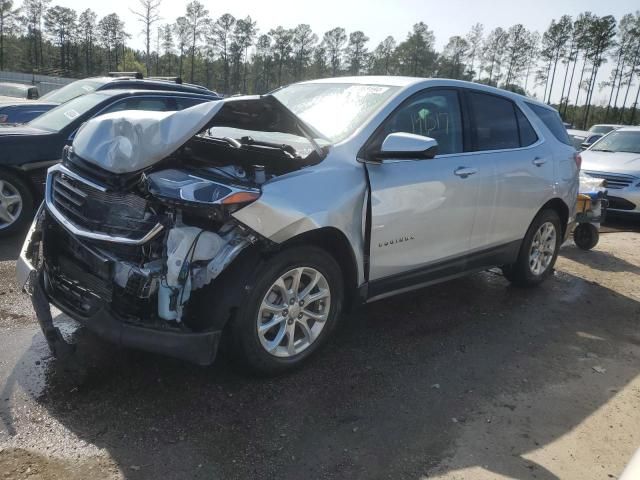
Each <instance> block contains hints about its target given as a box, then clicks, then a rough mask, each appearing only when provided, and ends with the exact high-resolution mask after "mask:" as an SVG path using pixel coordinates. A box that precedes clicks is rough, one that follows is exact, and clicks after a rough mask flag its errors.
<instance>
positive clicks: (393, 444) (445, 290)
mask: <svg viewBox="0 0 640 480" xmlns="http://www.w3.org/2000/svg"><path fill="white" fill-rule="evenodd" d="M615 229H623V230H630V229H631V230H633V229H635V230H636V231H635V232H624V233H608V234H605V235H603V236H602V239H601V242H600V244H599V245H598V246H597V247H596V249H595V250H594V251H592V252H583V251H580V250H578V249H577V248H576V247H574V246H573V245H572V244H568V245H567V246H565V247H564V248H563V252H562V257H561V258H560V259H559V262H558V265H557V269H558V271H557V273H556V275H555V276H554V278H553V279H551V280H550V281H549V282H547V283H546V284H545V285H543V286H542V287H541V288H538V289H534V290H528V291H527V290H518V289H514V288H512V287H510V286H508V284H507V282H506V281H505V280H504V279H503V278H502V277H501V276H500V275H499V274H498V273H497V272H487V273H482V274H477V275H473V276H471V277H468V278H463V279H459V280H455V281H451V282H448V283H446V284H442V285H438V286H435V287H431V288H428V289H425V290H420V291H417V292H413V293H410V294H405V295H402V296H399V297H394V298H392V299H388V300H384V301H380V302H378V303H375V304H371V305H369V306H367V307H366V308H363V309H361V310H359V311H357V312H355V313H353V314H351V315H349V316H347V317H344V318H343V323H342V327H341V328H340V329H339V331H338V332H337V335H336V336H335V337H334V339H333V340H332V342H330V345H328V347H327V348H326V349H325V350H324V351H323V352H321V353H320V355H318V356H317V357H316V358H315V359H314V360H313V361H312V362H310V363H309V364H308V365H307V366H306V367H305V368H303V369H301V370H299V371H298V372H296V373H294V374H291V375H288V376H285V377H280V378H276V379H268V380H264V379H256V378H247V377H246V376H243V375H242V374H241V373H238V372H237V371H235V370H234V368H233V366H232V365H231V364H229V363H228V362H227V361H226V360H225V358H224V357H223V358H220V359H219V361H218V362H217V363H216V365H214V366H213V367H212V368H198V367H194V366H191V365H188V364H184V363H181V362H179V361H174V360H171V359H167V358H161V357H158V356H154V355H150V354H145V353H140V352H132V351H125V350H119V349H117V348H115V347H113V346H111V345H108V344H105V343H103V342H102V341H100V340H99V339H97V338H95V337H93V336H91V335H90V334H89V333H87V332H86V331H84V330H83V329H77V326H76V325H73V324H72V322H71V321H70V320H68V319H65V318H63V316H62V315H58V321H59V322H61V323H62V324H64V326H65V332H66V333H67V334H68V335H70V336H71V337H73V338H74V340H75V341H77V342H78V348H77V352H76V354H75V355H73V356H72V357H71V358H69V359H66V360H64V361H58V360H55V359H52V358H51V357H50V355H49V352H48V349H47V347H46V344H45V342H44V339H43V337H42V334H41V333H40V331H39V330H38V328H37V325H36V323H35V320H34V315H33V312H32V309H31V305H30V302H29V301H28V299H27V298H26V297H24V296H23V295H21V294H20V293H18V291H17V288H16V286H15V284H14V261H15V258H16V255H17V251H18V248H19V244H20V242H21V239H17V238H16V239H10V240H9V241H6V240H5V241H3V242H1V243H0V335H2V337H1V340H0V479H4V478H8V479H14V478H17V479H22V478H30V479H56V480H61V479H71V480H73V479H86V478H91V479H94V480H101V479H120V478H131V479H138V478H163V479H173V478H175V479H184V478H203V479H204V478H207V479H218V478H220V479H234V478H238V479H245V478H254V479H270V478H280V479H289V478H291V479H300V478H314V479H315V478H354V479H358V478H362V479H377V478H381V479H382V478H389V479H394V480H395V479H405V478H407V479H422V478H437V479H496V478H518V479H530V478H531V479H533V478H537V479H543V480H545V479H558V478H561V479H580V480H588V479H601V478H617V477H618V476H619V475H620V473H621V471H622V469H623V467H624V465H625V464H626V462H627V461H628V460H629V458H630V457H631V455H632V453H633V452H634V451H635V449H636V448H637V447H638V446H640V375H639V373H640V329H639V328H638V324H639V322H640V229H639V228H637V226H635V225H633V224H631V223H618V224H616V225H614V230H615Z"/></svg>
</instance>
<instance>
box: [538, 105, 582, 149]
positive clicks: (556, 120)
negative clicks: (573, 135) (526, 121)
mask: <svg viewBox="0 0 640 480" xmlns="http://www.w3.org/2000/svg"><path fill="white" fill-rule="evenodd" d="M527 106H528V107H529V108H530V109H531V110H533V113H535V114H536V116H537V117H538V118H539V119H540V120H542V123H544V124H545V125H546V127H547V128H548V129H549V130H550V131H551V133H552V134H553V136H554V137H556V138H557V139H558V141H560V142H562V143H564V144H565V145H569V146H570V147H572V146H573V142H571V139H570V138H569V134H568V133H567V129H566V128H564V125H563V124H562V120H561V119H560V114H559V113H558V112H556V111H555V110H551V109H549V108H544V107H540V106H539V105H534V104H533V103H527Z"/></svg>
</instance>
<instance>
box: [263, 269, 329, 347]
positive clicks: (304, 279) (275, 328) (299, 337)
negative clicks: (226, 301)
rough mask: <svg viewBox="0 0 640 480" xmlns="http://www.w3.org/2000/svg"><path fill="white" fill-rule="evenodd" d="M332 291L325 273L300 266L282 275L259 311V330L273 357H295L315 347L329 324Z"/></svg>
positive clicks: (267, 294)
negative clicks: (310, 347) (312, 345)
mask: <svg viewBox="0 0 640 480" xmlns="http://www.w3.org/2000/svg"><path fill="white" fill-rule="evenodd" d="M330 308H331V290H330V288H329V284H328V282H327V279H326V278H325V277H324V275H323V274H322V273H320V272H319V271H318V270H316V269H315V268H311V267H298V268H294V269H292V270H289V271H288V272H286V273H285V274H284V275H282V276H280V277H279V278H278V279H277V280H276V281H275V282H274V283H273V284H272V285H271V287H270V288H269V289H268V290H267V293H266V295H265V296H264V299H263V300H262V303H261V304H260V308H259V310H258V318H257V325H256V326H257V331H258V338H259V339H260V344H261V345H262V347H263V348H264V349H265V350H266V351H267V352H269V353H270V354H271V355H274V356H276V357H281V358H288V357H293V356H295V355H297V354H299V353H301V352H302V351H304V350H306V349H307V348H309V346H311V344H313V343H314V342H315V341H316V340H317V339H318V337H319V336H320V333H321V332H322V330H323V329H324V327H325V324H326V323H327V319H328V318H329V311H330Z"/></svg>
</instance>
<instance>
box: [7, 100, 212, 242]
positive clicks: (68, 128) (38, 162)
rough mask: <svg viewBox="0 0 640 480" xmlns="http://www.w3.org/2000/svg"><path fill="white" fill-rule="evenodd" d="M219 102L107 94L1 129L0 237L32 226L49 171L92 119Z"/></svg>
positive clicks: (71, 101)
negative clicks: (63, 150) (80, 130)
mask: <svg viewBox="0 0 640 480" xmlns="http://www.w3.org/2000/svg"><path fill="white" fill-rule="evenodd" d="M217 98H218V97H215V96H212V95H203V94H194V93H187V92H163V91H152V90H105V91H100V92H95V93H91V94H88V95H83V96H81V97H76V98H74V99H73V100H70V101H69V102H66V103H64V104H62V105H60V106H58V107H56V108H54V109H53V110H50V111H49V112H47V113H45V114H44V115H42V116H40V117H38V118H36V119H34V120H32V121H31V122H29V123H28V124H26V125H0V237H2V236H7V235H10V234H12V233H14V232H15V231H17V230H19V229H20V228H21V227H22V226H24V225H25V224H26V223H28V222H29V221H30V220H31V218H32V217H33V207H34V205H35V204H36V202H37V199H38V197H40V196H41V193H42V190H43V186H44V179H45V174H46V170H47V168H49V167H50V166H51V165H54V164H56V163H58V162H59V161H60V158H61V155H62V148H63V147H64V146H65V145H66V144H67V143H68V142H70V141H71V140H72V139H73V136H74V135H75V132H76V131H77V130H78V127H80V125H82V124H83V123H84V122H86V121H87V120H89V119H90V118H93V117H96V116H98V115H102V114H105V113H109V112H118V111H122V110H157V111H174V110H182V109H183V108H187V107H191V106H193V105H196V104H198V103H202V102H205V101H211V100H216V99H217Z"/></svg>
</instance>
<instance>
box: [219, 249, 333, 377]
mask: <svg viewBox="0 0 640 480" xmlns="http://www.w3.org/2000/svg"><path fill="white" fill-rule="evenodd" d="M254 278H255V283H254V285H253V286H252V288H251V289H250V290H249V293H248V298H247V301H246V302H245V303H244V304H243V305H242V306H241V307H240V308H239V309H238V311H237V312H236V316H235V318H234V319H233V321H232V325H231V334H232V338H233V348H234V354H235V355H237V356H239V357H240V360H241V361H243V362H244V363H245V364H246V365H247V366H248V367H249V368H250V370H252V371H253V372H256V373H259V374H263V375H265V374H266V375H275V374H279V373H283V372H285V371H287V370H291V369H293V368H295V367H297V366H298V365H300V364H301V363H302V362H303V361H304V360H306V359H307V358H308V357H309V356H311V355H312V354H313V353H314V352H315V351H316V350H317V349H318V348H319V347H320V346H321V345H322V344H323V343H325V342H326V340H327V338H328V337H329V336H330V334H331V332H332V331H333V329H334V328H335V325H336V323H337V321H338V316H339V314H340V310H341V308H342V302H343V296H344V292H343V291H344V285H343V280H342V272H341V270H340V267H339V266H338V264H337V263H336V261H335V260H334V258H333V257H332V256H331V255H329V254H328V253H327V252H326V251H324V250H322V249H320V248H316V247H292V248H290V249H287V250H284V251H282V252H280V253H278V254H276V255H274V256H273V257H272V258H270V259H269V260H267V261H266V262H265V263H264V264H263V265H261V266H260V267H259V268H258V269H257V271H256V272H255V277H254Z"/></svg>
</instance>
